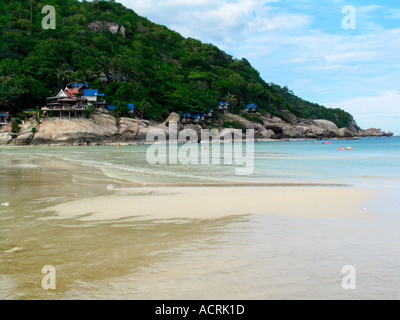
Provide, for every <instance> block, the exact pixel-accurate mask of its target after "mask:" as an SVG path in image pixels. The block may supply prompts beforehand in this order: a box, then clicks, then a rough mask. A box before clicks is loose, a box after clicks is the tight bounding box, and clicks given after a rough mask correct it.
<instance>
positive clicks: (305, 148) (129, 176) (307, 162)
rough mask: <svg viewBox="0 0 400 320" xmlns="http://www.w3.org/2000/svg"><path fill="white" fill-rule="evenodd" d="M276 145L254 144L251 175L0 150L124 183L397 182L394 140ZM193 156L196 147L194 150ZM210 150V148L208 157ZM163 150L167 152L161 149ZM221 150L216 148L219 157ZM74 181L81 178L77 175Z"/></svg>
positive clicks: (96, 152) (98, 154) (120, 156)
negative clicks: (76, 166)
mask: <svg viewBox="0 0 400 320" xmlns="http://www.w3.org/2000/svg"><path fill="white" fill-rule="evenodd" d="M330 142H331V144H326V141H318V143H317V144H313V143H312V142H311V141H278V142H259V143H255V148H254V171H253V173H252V174H251V175H246V176H242V177H241V176H237V175H236V173H235V169H236V168H238V167H240V166H239V165H236V164H235V161H234V163H233V164H232V165H224V164H223V160H224V158H223V155H221V165H213V164H201V161H199V162H200V164H197V165H181V164H178V165H160V164H157V165H149V163H148V161H147V159H146V152H147V150H148V148H149V147H148V146H123V147H122V148H121V149H120V150H118V151H117V149H116V147H115V146H100V147H88V148H84V147H41V148H13V149H6V150H7V151H9V150H12V153H9V152H6V151H5V150H2V149H0V154H1V155H2V157H3V158H5V157H14V158H16V157H24V158H25V159H26V160H28V159H32V161H34V160H35V159H40V158H43V159H47V158H48V159H58V160H62V161H68V162H74V163H79V164H82V165H87V166H90V167H95V168H98V169H99V170H102V171H103V172H104V173H105V174H106V175H107V176H109V177H110V178H114V179H116V180H120V181H124V182H138V183H142V182H145V183H146V182H163V183H174V182H226V181H253V182H254V181H260V182H270V181H280V182H283V181H288V182H294V181H302V182H304V181H312V182H315V181H339V182H346V183H350V184H359V185H372V186H373V185H376V184H384V185H385V184H388V185H390V184H394V185H398V184H399V181H400V180H399V179H400V165H399V164H400V137H393V138H363V139H360V140H332V141H330ZM349 146H350V147H352V148H353V150H352V151H338V150H337V149H338V148H340V147H344V148H346V147H349ZM198 148H199V153H201V151H202V146H199V147H198ZM212 148H213V146H211V147H210V153H212V150H213V149H212ZM167 151H168V150H167ZM222 151H223V149H222V150H221V153H222ZM80 178H82V179H83V178H84V176H81V177H80Z"/></svg>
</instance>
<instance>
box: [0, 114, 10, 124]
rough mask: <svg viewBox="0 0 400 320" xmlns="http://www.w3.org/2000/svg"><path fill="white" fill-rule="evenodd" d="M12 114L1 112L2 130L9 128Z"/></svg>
mask: <svg viewBox="0 0 400 320" xmlns="http://www.w3.org/2000/svg"><path fill="white" fill-rule="evenodd" d="M11 117H12V116H11V114H9V113H7V112H0V128H2V127H3V126H8V125H9V123H10V121H11Z"/></svg>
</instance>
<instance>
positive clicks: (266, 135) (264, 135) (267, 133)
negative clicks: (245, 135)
mask: <svg viewBox="0 0 400 320" xmlns="http://www.w3.org/2000/svg"><path fill="white" fill-rule="evenodd" d="M260 135H261V137H262V138H266V139H272V137H273V136H275V132H273V131H272V130H267V129H264V130H262V131H261V134H260Z"/></svg>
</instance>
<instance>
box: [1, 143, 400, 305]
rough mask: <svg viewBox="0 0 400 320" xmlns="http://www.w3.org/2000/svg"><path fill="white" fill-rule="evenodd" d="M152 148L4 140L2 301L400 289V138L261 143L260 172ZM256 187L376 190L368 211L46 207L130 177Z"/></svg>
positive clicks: (397, 293)
mask: <svg viewBox="0 0 400 320" xmlns="http://www.w3.org/2000/svg"><path fill="white" fill-rule="evenodd" d="M207 147H208V148H209V150H210V151H212V150H213V148H216V146H213V145H210V146H207ZM245 147H246V146H245V144H243V150H246V149H245ZM149 148H151V146H148V145H138V146H120V148H119V149H118V148H117V147H116V146H115V145H111V146H88V147H85V146H74V147H61V146H60V147H51V146H42V147H2V148H0V191H1V192H0V204H1V205H0V299H6V300H30V299H35V300H36V299H39V300H41V299H44V300H76V299H79V300H92V299H100V300H102V299H107V300H109V299H115V300H142V299H146V300H152V299H154V300H158V299H172V300H180V299H190V300H192V299H193V300H198V299H200V300H203V299H216V300H230V299H234V300H240V299H244V300H271V299H274V300H276V299H278V300H286V299H299V300H303V299H304V300H305V299H312V300H314V299H315V300H319V299H327V300H335V299H349V300H357V299H368V300H373V299H389V300H392V299H399V298H400V232H399V230H400V229H399V227H400V210H399V206H400V197H399V195H400V137H382V138H361V139H359V140H330V141H327V140H319V141H303V140H302V141H273V142H257V143H255V144H254V163H253V168H252V169H253V170H252V172H251V174H248V175H237V171H236V169H237V168H238V167H240V166H243V164H236V163H235V161H233V162H232V163H229V162H228V163H225V162H224V161H222V160H223V157H224V152H223V148H221V149H220V154H219V155H220V160H221V161H219V163H218V164H213V163H201V162H200V163H188V164H179V163H178V164H171V163H167V164H150V163H149V159H148V155H149ZM197 148H198V150H199V152H201V150H205V149H204V148H205V147H204V146H203V145H198V146H197ZM347 148H348V149H349V150H347ZM341 149H345V150H341ZM168 150H169V149H168V148H167V149H166V152H168ZM225 155H226V154H225ZM246 184H247V185H259V184H261V185H262V184H264V185H266V187H273V186H275V185H279V186H293V185H296V186H298V187H299V188H301V187H302V186H314V185H315V186H325V187H326V188H334V186H339V185H340V186H348V187H349V188H361V189H366V190H374V191H376V196H374V197H373V198H371V199H370V200H369V201H368V202H367V203H365V204H364V205H365V208H367V209H368V213H369V215H368V218H365V219H357V218H351V217H341V218H332V217H331V218H325V217H323V213H321V215H320V216H319V217H314V218H309V217H308V218H301V217H293V216H290V215H273V214H268V213H266V214H264V215H263V214H258V215H253V214H249V213H246V212H244V213H243V215H242V216H237V215H236V216H228V217H223V218H218V219H189V218H187V219H171V220H168V219H166V220H154V221H152V220H143V221H141V220H129V219H126V220H125V219H119V220H114V221H104V220H102V221H82V220H79V219H74V218H65V219H51V216H52V215H54V213H49V212H48V211H44V210H43V209H46V208H48V207H51V206H54V205H56V204H60V203H65V202H68V201H73V200H76V199H82V198H88V197H95V196H103V195H104V196H107V194H109V192H110V190H112V189H118V188H125V187H133V188H134V187H141V186H153V187H157V186H198V185H202V186H206V185H213V186H221V187H224V186H235V185H246ZM332 196H334V192H332ZM199 201H207V199H203V198H202V197H201V194H199ZM313 201H315V202H316V203H317V202H318V201H320V200H319V199H318V198H317V197H316V198H315V199H313ZM176 205H177V206H179V203H177V204H176ZM193 205H195V203H194V204H193ZM160 210H161V211H162V210H163V204H162V203H160ZM293 210H295V205H294V206H293ZM89 213H91V212H90V208H88V214H89ZM49 218H50V219H49ZM349 267H350V269H349ZM49 270H50V271H49ZM348 270H351V272H350V273H349V271H348Z"/></svg>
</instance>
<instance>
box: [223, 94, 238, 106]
mask: <svg viewBox="0 0 400 320" xmlns="http://www.w3.org/2000/svg"><path fill="white" fill-rule="evenodd" d="M224 100H225V101H226V102H228V103H229V105H230V106H231V107H233V108H234V107H236V106H237V103H238V99H237V98H236V96H235V95H234V94H232V93H230V92H229V93H228V94H227V95H226V96H225V97H224Z"/></svg>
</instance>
